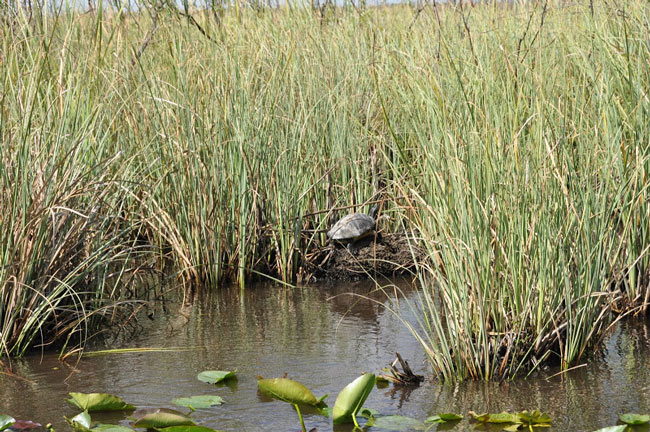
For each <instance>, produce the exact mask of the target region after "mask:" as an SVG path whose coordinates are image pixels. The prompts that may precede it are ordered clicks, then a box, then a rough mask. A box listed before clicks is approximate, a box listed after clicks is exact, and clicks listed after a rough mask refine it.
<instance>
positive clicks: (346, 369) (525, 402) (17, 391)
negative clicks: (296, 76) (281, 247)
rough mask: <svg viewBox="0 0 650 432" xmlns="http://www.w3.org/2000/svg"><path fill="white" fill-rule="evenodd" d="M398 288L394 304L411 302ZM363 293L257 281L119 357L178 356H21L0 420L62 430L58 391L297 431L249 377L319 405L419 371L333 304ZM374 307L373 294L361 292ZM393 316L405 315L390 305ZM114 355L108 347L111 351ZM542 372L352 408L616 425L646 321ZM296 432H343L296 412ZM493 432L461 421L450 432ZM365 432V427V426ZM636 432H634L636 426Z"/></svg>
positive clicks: (3, 385) (394, 336) (386, 337)
mask: <svg viewBox="0 0 650 432" xmlns="http://www.w3.org/2000/svg"><path fill="white" fill-rule="evenodd" d="M401 286H402V288H404V289H405V291H407V293H406V300H408V299H411V300H413V299H415V298H416V297H417V292H416V291H415V290H414V289H412V288H408V287H407V286H405V285H401ZM371 290H372V287H371V286H370V285H368V284H367V283H346V284H339V285H336V286H332V285H329V286H312V287H305V288H297V289H290V288H282V287H277V286H269V285H259V286H254V287H250V288H248V289H247V290H246V291H243V292H240V291H239V289H234V288H233V289H222V290H220V291H218V292H217V293H215V294H213V295H212V296H210V297H206V298H204V299H201V301H199V302H197V303H196V304H195V305H194V306H192V307H190V308H187V309H186V310H183V314H179V313H178V307H177V306H178V305H175V304H168V306H169V308H170V309H171V310H172V312H171V313H169V314H160V313H159V314H156V315H155V316H154V317H153V320H147V319H146V320H144V321H146V323H144V324H143V328H142V330H141V331H140V332H138V333H137V334H136V335H135V336H132V337H128V338H126V339H127V340H126V341H122V342H121V343H120V344H119V347H122V348H126V347H169V348H178V347H184V348H188V349H187V350H172V351H167V352H135V353H133V352H132V353H125V354H112V355H104V356H96V357H88V358H84V359H83V360H82V361H81V362H80V363H79V364H77V365H76V368H74V369H72V368H70V367H69V366H66V365H65V364H63V363H61V362H59V361H58V360H57V356H56V354H46V355H32V356H28V357H27V358H25V359H22V360H16V361H14V362H13V366H14V368H15V370H16V372H17V373H18V374H20V376H22V377H23V379H16V378H13V377H9V376H5V375H0V398H1V399H0V414H2V413H6V414H10V415H12V416H14V417H16V418H20V419H29V420H34V421H37V422H40V423H42V424H45V423H48V422H51V423H53V425H54V426H55V429H57V430H58V431H59V432H60V431H61V430H68V429H69V428H68V427H67V426H66V425H65V423H64V422H63V419H62V416H63V415H66V416H68V417H70V416H73V415H75V414H76V413H77V411H76V410H75V409H74V408H72V407H71V406H70V405H68V404H67V403H66V402H65V401H64V399H65V398H66V396H67V393H68V392H74V391H77V392H107V393H113V394H116V395H118V396H120V397H122V398H123V399H124V400H126V401H127V402H130V403H132V404H134V405H136V406H137V407H139V408H153V407H169V408H173V407H174V406H173V405H172V404H171V400H172V399H174V398H176V397H182V396H192V395H200V394H215V395H220V396H222V397H223V398H224V399H225V401H226V403H225V404H224V405H221V406H217V407H212V408H210V409H199V410H197V412H195V413H194V414H192V418H193V419H194V420H195V421H197V422H198V423H199V424H202V425H205V426H210V427H213V428H216V429H220V430H224V431H298V430H300V425H299V422H298V418H297V416H296V414H295V412H294V411H293V409H292V408H291V407H290V406H289V405H288V404H285V403H282V402H278V401H268V400H267V399H265V398H263V397H260V395H259V394H258V392H257V384H256V379H255V376H256V375H262V376H265V377H276V376H282V375H284V374H285V373H288V374H289V377H291V378H294V379H297V380H299V381H301V382H303V383H304V384H305V385H307V386H308V387H309V388H311V389H312V390H313V392H314V393H315V395H316V396H317V397H319V396H321V395H323V394H326V393H327V394H329V397H328V399H327V402H329V404H330V406H333V404H334V400H335V399H336V395H337V394H338V391H339V390H340V389H342V388H343V387H344V386H345V385H346V384H347V383H349V382H350V381H352V380H353V379H354V378H356V377H357V376H358V375H359V374H360V373H362V372H364V371H369V372H378V371H379V370H380V369H381V368H382V367H384V366H387V365H388V364H389V363H390V362H391V361H392V360H393V358H394V353H395V351H398V352H400V353H401V354H402V356H403V357H404V358H406V359H407V360H408V361H409V363H410V364H411V366H412V368H413V369H414V371H415V372H416V373H419V374H424V375H430V370H429V368H428V367H427V365H426V362H425V358H424V355H423V352H422V350H421V348H420V346H419V345H418V344H417V343H416V342H415V340H414V339H413V338H412V337H411V335H410V334H409V333H408V331H407V330H406V329H405V327H404V326H403V325H402V324H401V323H400V321H399V319H397V318H396V317H395V315H393V314H392V313H391V312H389V311H387V310H386V309H385V308H384V307H382V306H381V305H380V304H378V303H376V302H372V301H368V300H361V299H359V298H358V297H353V296H350V295H345V294H344V293H348V292H354V293H357V294H364V295H365V294H368V293H370V292H371ZM373 298H374V299H375V300H377V301H379V302H380V303H381V302H382V301H384V298H385V297H383V296H382V295H381V294H373ZM388 304H391V305H393V306H395V307H398V308H400V309H401V310H403V312H404V313H403V315H404V317H405V318H406V319H412V318H413V314H412V312H411V311H410V309H409V308H408V307H407V302H406V301H405V299H402V300H401V301H400V303H399V305H396V304H394V302H388ZM111 347H112V348H116V347H117V346H111ZM206 369H222V370H227V369H237V370H238V376H239V379H238V380H237V381H236V382H234V383H232V384H230V385H228V386H221V387H217V386H211V385H208V384H205V383H202V382H200V381H198V380H197V379H196V375H197V373H198V372H200V371H202V370H206ZM553 372H554V371H553V370H547V371H543V372H542V373H540V374H539V375H536V376H534V377H532V378H529V379H526V380H523V379H521V380H516V381H513V382H510V383H505V384H498V383H477V382H466V383H461V384H457V385H444V384H439V383H436V382H426V383H424V384H423V385H421V386H420V387H418V388H395V387H392V386H390V387H388V388H385V389H374V390H373V392H372V393H371V394H370V397H369V398H368V401H367V402H366V404H365V406H366V407H370V408H374V409H376V410H378V411H379V412H380V413H382V414H386V415H389V414H390V415H393V414H394V415H403V416H409V417H413V418H416V419H420V420H424V419H426V418H427V417H428V416H431V415H435V414H436V413H439V412H456V413H462V414H463V415H465V416H466V417H467V412H468V410H474V411H477V412H481V411H490V412H499V411H501V410H522V409H536V408H539V409H542V410H543V411H545V412H547V413H549V414H550V415H551V417H552V419H553V426H552V428H551V429H550V430H552V431H592V430H595V429H598V428H600V427H604V426H610V425H614V424H616V421H617V414H619V413H626V412H636V413H650V325H648V323H647V322H645V323H639V322H636V323H635V324H634V325H632V324H629V323H628V324H623V325H619V326H618V327H617V328H616V329H615V330H614V331H613V332H612V334H611V335H610V336H609V337H608V338H607V339H606V340H605V348H604V351H603V353H602V354H601V355H598V356H596V357H595V358H592V359H591V360H590V362H589V364H588V365H587V366H585V367H581V368H578V369H576V370H574V371H571V372H568V373H566V374H563V375H561V376H557V377H554V378H551V379H548V380H547V379H545V378H544V377H547V376H549V375H551V374H552V373H553ZM93 420H94V421H98V422H99V421H101V422H105V423H108V422H119V423H120V424H123V425H128V424H129V421H128V420H127V419H125V418H124V417H123V416H121V415H105V414H103V415H101V414H94V415H93ZM305 423H306V425H307V428H308V429H310V428H314V427H315V428H318V430H319V431H321V432H322V431H332V430H334V431H350V430H352V428H351V427H349V426H341V427H339V426H337V427H335V428H333V427H332V425H331V421H330V420H328V419H327V418H324V417H321V416H318V415H317V414H315V413H310V412H306V413H305ZM477 428H478V429H479V430H499V429H482V428H483V427H482V426H477V425H476V424H474V423H472V422H470V421H469V420H467V419H465V420H462V421H461V422H460V423H458V424H456V425H455V427H454V428H453V429H445V427H444V426H438V427H437V429H436V427H435V426H434V427H433V428H432V429H431V430H459V431H462V430H474V429H477ZM370 430H373V429H372V428H371V429H370ZM640 430H648V429H647V428H646V429H640Z"/></svg>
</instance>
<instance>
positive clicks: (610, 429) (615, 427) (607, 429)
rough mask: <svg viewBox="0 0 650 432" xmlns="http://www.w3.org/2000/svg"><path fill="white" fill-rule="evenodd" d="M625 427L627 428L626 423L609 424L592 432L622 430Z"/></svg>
mask: <svg viewBox="0 0 650 432" xmlns="http://www.w3.org/2000/svg"><path fill="white" fill-rule="evenodd" d="M626 428H627V426H626V425H620V426H609V427H605V428H602V429H598V430H597V431H594V432H623V431H624V430H625V429H626Z"/></svg>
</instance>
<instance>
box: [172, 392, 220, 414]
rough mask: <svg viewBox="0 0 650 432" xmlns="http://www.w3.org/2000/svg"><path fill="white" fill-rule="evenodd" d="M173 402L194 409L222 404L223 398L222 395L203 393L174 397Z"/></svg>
mask: <svg viewBox="0 0 650 432" xmlns="http://www.w3.org/2000/svg"><path fill="white" fill-rule="evenodd" d="M172 403H173V404H174V405H178V406H183V407H188V408H189V409H191V410H192V411H194V410H195V409H198V408H210V407H211V406H214V405H221V404H222V403H223V399H222V398H221V397H220V396H213V395H201V396H191V397H182V398H178V399H174V400H173V401H172Z"/></svg>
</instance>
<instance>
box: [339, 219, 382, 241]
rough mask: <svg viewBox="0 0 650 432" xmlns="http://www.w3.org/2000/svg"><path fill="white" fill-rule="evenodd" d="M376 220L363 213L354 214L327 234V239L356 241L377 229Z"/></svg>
mask: <svg viewBox="0 0 650 432" xmlns="http://www.w3.org/2000/svg"><path fill="white" fill-rule="evenodd" d="M375 223H376V222H375V220H374V219H373V218H372V217H371V216H368V215H367V214H363V213H353V214H350V215H347V216H345V217H344V218H342V219H341V220H339V221H338V222H337V223H335V224H334V226H333V227H332V229H330V230H329V231H328V232H327V237H329V238H330V239H332V240H339V241H345V240H356V239H358V238H359V237H363V236H364V235H366V234H368V233H370V232H372V231H373V230H374V229H375Z"/></svg>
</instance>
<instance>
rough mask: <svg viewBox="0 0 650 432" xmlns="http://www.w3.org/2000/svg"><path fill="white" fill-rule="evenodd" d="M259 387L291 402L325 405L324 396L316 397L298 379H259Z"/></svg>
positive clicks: (276, 397)
mask: <svg viewBox="0 0 650 432" xmlns="http://www.w3.org/2000/svg"><path fill="white" fill-rule="evenodd" d="M257 386H258V387H259V389H260V390H261V391H262V392H263V393H266V394H267V395H269V396H271V397H273V398H275V399H279V400H281V401H284V402H288V403H290V404H303V405H311V406H315V407H323V406H325V403H324V402H323V398H320V399H316V396H314V394H313V393H312V392H311V390H309V389H308V388H307V387H305V386H304V385H303V384H301V383H299V382H298V381H294V380H291V379H288V378H268V379H260V380H258V381H257Z"/></svg>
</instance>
